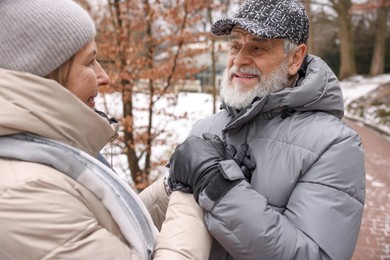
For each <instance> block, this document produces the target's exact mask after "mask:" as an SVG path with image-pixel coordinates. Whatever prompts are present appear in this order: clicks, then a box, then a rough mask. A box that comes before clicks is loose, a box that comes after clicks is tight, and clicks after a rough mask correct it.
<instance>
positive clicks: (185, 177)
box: [168, 133, 255, 200]
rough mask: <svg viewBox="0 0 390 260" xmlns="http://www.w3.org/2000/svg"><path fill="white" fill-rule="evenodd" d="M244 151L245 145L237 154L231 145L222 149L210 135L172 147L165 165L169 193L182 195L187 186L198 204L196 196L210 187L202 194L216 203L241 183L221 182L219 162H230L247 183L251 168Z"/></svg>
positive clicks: (223, 146)
mask: <svg viewBox="0 0 390 260" xmlns="http://www.w3.org/2000/svg"><path fill="white" fill-rule="evenodd" d="M247 151H248V144H243V145H241V146H240V149H239V150H238V151H237V150H236V148H235V147H234V146H233V145H226V144H225V143H224V142H223V141H222V140H221V139H220V138H219V137H218V136H217V135H213V134H207V133H205V134H203V139H202V138H199V137H194V136H192V137H189V138H188V139H187V140H185V141H184V142H183V143H182V144H180V145H178V146H177V147H176V150H175V152H174V154H173V155H172V157H171V159H170V162H169V164H168V167H170V177H169V178H170V179H171V181H170V182H169V183H170V184H171V185H172V186H171V189H172V190H181V191H185V189H183V185H184V186H188V187H190V189H191V190H192V192H193V194H194V197H195V199H196V200H198V197H199V194H200V193H201V192H202V191H203V190H204V189H205V188H206V187H207V186H210V185H209V184H211V183H213V185H211V187H208V188H207V189H206V193H208V195H209V197H210V198H211V199H212V200H218V199H219V198H221V197H222V196H223V195H224V194H226V192H227V191H229V190H230V189H231V188H232V187H234V186H235V185H236V184H237V183H238V182H240V181H241V179H240V180H237V181H231V180H229V179H225V177H224V176H223V175H222V174H221V169H220V167H219V163H220V162H221V161H223V160H229V159H232V160H234V161H235V162H236V164H237V165H239V166H240V168H241V170H242V172H243V173H244V175H245V178H246V179H247V180H248V181H250V178H251V171H252V170H253V169H254V168H255V164H254V162H253V161H251V160H250V157H249V156H248V155H247V154H246V153H247ZM180 184H183V185H180ZM214 184H215V185H214ZM214 186H215V187H214ZM187 191H188V190H187Z"/></svg>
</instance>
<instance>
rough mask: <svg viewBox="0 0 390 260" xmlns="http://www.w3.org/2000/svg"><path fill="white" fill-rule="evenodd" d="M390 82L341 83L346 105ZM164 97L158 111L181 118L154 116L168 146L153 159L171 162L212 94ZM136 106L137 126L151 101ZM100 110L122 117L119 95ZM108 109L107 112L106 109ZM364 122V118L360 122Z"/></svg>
mask: <svg viewBox="0 0 390 260" xmlns="http://www.w3.org/2000/svg"><path fill="white" fill-rule="evenodd" d="M386 82H390V74H384V75H379V76H376V77H370V78H367V77H362V76H355V77H351V78H348V79H347V80H344V81H341V82H340V85H341V87H342V92H343V96H344V100H345V106H347V105H348V104H350V103H351V102H352V101H354V100H355V99H357V98H359V97H362V96H364V95H367V94H369V93H370V92H371V91H373V90H375V89H376V88H377V87H378V86H380V85H381V84H384V83H386ZM172 97H173V96H171V97H170V98H162V99H160V100H159V101H157V103H156V111H157V110H161V109H164V111H165V112H168V113H172V114H174V115H175V116H177V117H178V119H175V120H172V118H170V117H167V116H166V114H165V113H161V114H158V115H155V116H154V126H155V127H157V128H159V129H164V132H163V133H162V134H161V136H160V139H161V140H164V141H165V142H166V143H165V144H164V142H163V143H161V144H160V145H157V146H154V147H153V148H152V149H153V150H152V154H153V159H163V160H164V159H165V160H168V159H169V156H170V155H171V153H172V151H173V149H174V147H175V145H176V144H178V143H180V142H182V141H184V139H185V138H186V137H187V135H188V133H189V131H190V130H191V127H192V125H193V124H194V123H195V122H196V121H197V120H199V119H201V118H204V117H206V116H208V115H211V114H212V111H213V108H212V105H213V102H212V96H211V95H210V94H204V93H180V94H179V95H178V98H177V102H175V99H173V98H172ZM133 102H134V106H135V107H136V108H137V112H136V113H134V120H135V122H136V127H137V126H141V125H143V124H145V123H146V122H147V113H146V111H147V110H146V106H147V104H148V100H147V99H146V96H145V95H143V94H136V95H135V97H134V99H133ZM216 106H217V111H218V107H219V101H217V105H216ZM97 108H98V109H101V110H103V111H107V110H108V111H109V113H110V114H111V116H114V117H115V118H120V117H121V112H122V102H121V96H120V95H119V94H111V95H105V96H104V97H102V96H100V97H99V99H98V101H97ZM106 108H107V109H106ZM183 115H185V116H184V117H183ZM345 115H346V116H347V117H350V118H353V119H359V118H356V117H355V116H354V115H352V114H350V113H348V111H346V113H345ZM359 120H361V119H359ZM364 123H367V124H373V123H375V121H373V122H364ZM376 127H378V128H382V130H384V131H388V133H390V129H387V128H386V127H381V126H376ZM103 153H104V154H105V156H106V158H108V160H111V155H110V154H111V147H110V146H109V145H108V146H107V147H106V148H105V150H104V151H103ZM116 153H118V151H117V150H115V148H114V149H113V154H114V156H113V157H112V162H113V165H114V168H115V169H116V171H117V172H118V173H119V174H120V175H121V176H122V177H123V178H124V179H126V180H127V181H129V182H132V181H131V179H130V177H129V176H130V172H129V169H128V167H127V161H126V157H125V156H124V155H115V154H116ZM165 172H166V168H165V167H162V168H160V169H158V170H157V171H156V172H154V173H153V174H152V178H156V177H158V176H160V175H162V174H164V173H165Z"/></svg>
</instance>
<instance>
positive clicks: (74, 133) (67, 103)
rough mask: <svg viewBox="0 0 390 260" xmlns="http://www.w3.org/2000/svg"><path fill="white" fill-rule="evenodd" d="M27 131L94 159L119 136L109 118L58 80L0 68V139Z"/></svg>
mask: <svg viewBox="0 0 390 260" xmlns="http://www.w3.org/2000/svg"><path fill="white" fill-rule="evenodd" d="M23 132H29V133H33V134H36V135H39V136H42V137H46V138H50V139H53V140H56V141H59V142H62V143H66V144H69V145H71V146H73V147H76V148H78V149H80V150H83V151H84V152H87V153H88V154H90V155H92V156H96V155H97V154H98V152H99V151H100V150H101V149H102V148H103V147H104V146H105V145H106V143H107V142H108V141H109V140H110V138H112V137H114V136H115V135H116V133H115V131H114V130H113V129H112V128H111V126H110V125H109V123H108V122H107V120H106V119H104V118H102V117H101V116H99V115H98V114H97V113H95V112H94V111H93V110H92V109H91V108H89V107H88V106H87V105H85V104H84V103H83V102H82V101H80V100H79V99H78V98H77V97H76V96H75V95H73V94H72V93H71V92H70V91H68V90H67V89H66V88H64V87H63V86H61V85H60V84H58V83H57V82H56V81H54V80H50V79H45V78H42V77H39V76H35V75H32V74H29V73H25V72H16V71H10V70H4V69H0V136H3V135H11V134H17V133H23Z"/></svg>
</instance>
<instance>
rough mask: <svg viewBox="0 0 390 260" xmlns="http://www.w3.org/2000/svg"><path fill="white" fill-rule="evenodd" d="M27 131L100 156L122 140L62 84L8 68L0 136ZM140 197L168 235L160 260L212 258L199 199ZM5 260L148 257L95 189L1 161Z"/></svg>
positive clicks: (0, 238)
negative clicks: (115, 138) (113, 139)
mask: <svg viewBox="0 0 390 260" xmlns="http://www.w3.org/2000/svg"><path fill="white" fill-rule="evenodd" d="M24 132H29V133H33V134H36V135H39V136H42V137H46V138H50V139H53V140H56V141H59V142H62V143H65V144H68V145H71V146H73V147H76V148H78V149H80V150H82V151H84V152H86V153H88V154H90V155H92V156H94V157H96V155H97V154H98V152H99V151H100V150H101V149H102V148H103V147H104V145H105V144H106V143H107V141H108V140H109V139H110V138H111V137H112V136H113V135H114V134H115V132H114V131H113V130H112V129H111V127H110V126H109V124H108V123H107V122H106V120H105V119H103V118H101V117H100V116H99V115H97V114H96V113H95V112H94V111H92V110H91V109H90V108H89V107H87V106H86V105H84V104H83V103H82V102H81V101H80V100H78V99H77V98H76V97H75V96H74V95H73V94H71V93H70V92H69V91H68V90H66V89H65V88H63V87H62V86H60V85H59V84H58V83H57V82H55V81H52V80H48V79H44V78H41V77H37V76H34V75H31V74H28V73H21V72H14V71H7V70H3V69H0V136H4V135H11V134H17V133H24ZM58 159H59V160H61V158H58ZM140 198H141V199H142V200H143V201H144V202H145V205H146V207H147V208H148V209H149V210H150V212H151V213H152V215H151V217H152V219H153V220H154V221H155V224H156V226H157V228H158V229H161V232H160V234H159V236H158V238H157V242H156V247H155V252H154V259H207V258H208V255H209V251H210V244H211V243H210V241H211V239H210V237H209V234H208V232H207V231H206V229H205V227H204V224H203V220H202V217H203V211H202V210H201V209H200V208H199V206H198V205H197V204H196V202H195V201H194V199H193V196H192V195H190V194H184V193H180V192H174V193H173V194H172V196H171V199H170V201H169V205H168V207H167V204H168V198H167V196H166V195H165V191H164V187H163V183H162V181H161V180H159V181H157V182H156V183H154V184H153V185H152V186H151V187H150V188H148V189H147V190H145V191H144V192H143V193H142V195H141V196H140ZM165 212H166V218H164V216H165ZM195 241H196V243H195ZM0 259H2V260H7V259H18V260H23V259H140V257H139V256H138V255H137V254H136V252H135V251H134V250H133V249H132V245H129V244H128V243H127V242H126V240H125V238H124V236H123V234H122V233H121V231H120V229H119V228H118V225H117V224H116V223H115V221H114V220H113V218H112V217H111V215H110V213H109V212H108V211H107V209H106V208H105V207H104V205H103V204H102V202H101V201H100V200H99V199H98V198H97V197H96V196H95V195H94V194H92V193H91V192H90V191H89V190H88V189H86V188H85V187H83V186H82V185H80V184H79V183H77V182H76V181H75V180H73V179H72V178H70V177H68V176H66V175H65V174H63V173H62V172H60V171H58V170H56V169H54V168H51V167H49V166H46V165H41V164H37V163H30V162H23V161H16V160H10V159H6V158H0Z"/></svg>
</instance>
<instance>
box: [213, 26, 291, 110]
mask: <svg viewBox="0 0 390 260" xmlns="http://www.w3.org/2000/svg"><path fill="white" fill-rule="evenodd" d="M287 82H288V59H287V58H286V54H285V52H284V45H283V40H282V39H266V38H261V37H258V36H254V35H252V34H250V33H248V32H247V31H245V30H243V29H240V28H234V29H233V31H232V33H231V35H230V41H229V52H228V57H227V64H226V71H225V73H224V75H223V82H222V89H221V96H222V98H223V99H224V102H225V103H226V104H228V105H230V106H232V107H234V108H237V109H241V108H243V107H245V106H247V105H249V104H250V103H251V101H252V100H253V98H255V97H256V96H265V95H267V94H269V93H272V92H277V91H279V90H281V89H283V88H284V87H285V86H286V84H287Z"/></svg>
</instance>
